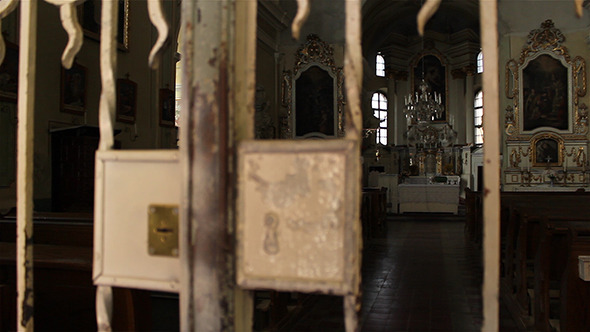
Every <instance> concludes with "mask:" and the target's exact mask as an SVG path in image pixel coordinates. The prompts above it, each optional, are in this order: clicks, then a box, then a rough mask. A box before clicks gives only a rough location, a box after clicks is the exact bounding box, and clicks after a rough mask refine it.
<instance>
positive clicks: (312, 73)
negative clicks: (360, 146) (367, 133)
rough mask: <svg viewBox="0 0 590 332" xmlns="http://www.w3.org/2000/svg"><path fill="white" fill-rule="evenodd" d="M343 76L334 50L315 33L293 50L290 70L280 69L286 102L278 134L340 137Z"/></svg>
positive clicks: (317, 137)
mask: <svg viewBox="0 0 590 332" xmlns="http://www.w3.org/2000/svg"><path fill="white" fill-rule="evenodd" d="M343 86H344V75H343V74H342V68H341V67H336V65H335V62H334V49H333V48H332V46H330V45H329V44H328V43H326V42H325V41H323V40H321V39H320V38H319V37H318V36H317V35H315V34H310V35H308V36H307V42H306V43H305V44H303V45H301V46H300V47H299V48H298V49H297V51H296V52H295V62H294V66H293V68H292V69H290V70H287V71H284V72H283V84H282V89H283V91H282V94H283V96H282V97H283V98H282V102H283V103H284V104H287V114H288V115H287V118H286V119H287V120H286V121H285V122H286V123H285V124H286V125H285V126H282V127H281V129H280V132H281V134H280V135H281V137H285V138H300V139H323V138H336V137H343V136H344V125H343V123H344V117H343V110H344V93H343V92H342V91H343Z"/></svg>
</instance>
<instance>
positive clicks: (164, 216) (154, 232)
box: [148, 204, 179, 257]
mask: <svg viewBox="0 0 590 332" xmlns="http://www.w3.org/2000/svg"><path fill="white" fill-rule="evenodd" d="M178 211H179V209H178V205H174V204H168V205H167V204H150V206H149V207H148V253H149V254H150V255H152V256H170V257H178Z"/></svg>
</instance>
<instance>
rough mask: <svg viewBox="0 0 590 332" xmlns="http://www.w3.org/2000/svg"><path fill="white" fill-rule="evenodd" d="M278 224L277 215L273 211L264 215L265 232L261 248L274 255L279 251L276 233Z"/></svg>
mask: <svg viewBox="0 0 590 332" xmlns="http://www.w3.org/2000/svg"><path fill="white" fill-rule="evenodd" d="M278 226H279V216H277V215H276V214H275V213H272V212H269V213H267V214H266V216H264V227H265V228H266V234H265V235H264V245H263V249H264V252H266V253H267V254H269V255H276V254H278V253H279V239H278V235H277V228H278Z"/></svg>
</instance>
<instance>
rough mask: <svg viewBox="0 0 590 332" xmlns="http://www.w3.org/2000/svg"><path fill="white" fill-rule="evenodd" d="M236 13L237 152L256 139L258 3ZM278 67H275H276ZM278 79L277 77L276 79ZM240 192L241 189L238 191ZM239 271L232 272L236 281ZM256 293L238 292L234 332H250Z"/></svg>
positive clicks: (233, 134) (232, 110)
mask: <svg viewBox="0 0 590 332" xmlns="http://www.w3.org/2000/svg"><path fill="white" fill-rule="evenodd" d="M235 5H236V10H235V48H234V51H233V52H232V54H233V57H232V59H231V63H233V66H231V67H233V68H234V72H233V79H232V80H231V89H230V91H231V97H232V103H231V105H230V113H231V114H232V116H231V120H230V123H231V124H232V125H231V134H230V136H231V137H232V139H231V140H230V144H231V146H232V148H231V149H230V150H231V151H233V152H235V151H236V149H235V147H236V146H237V144H238V142H239V141H241V140H245V139H252V138H254V112H255V109H254V98H255V94H256V40H257V39H256V29H257V12H258V2H257V1H236V2H235ZM276 67H277V66H275V68H276ZM275 77H276V76H275ZM229 157H230V158H231V162H230V164H231V165H233V167H232V169H233V170H236V169H237V156H236V154H235V153H231V155H230V156H229ZM236 183H237V174H236V173H235V171H234V172H233V174H232V186H231V188H235V186H236ZM231 188H228V189H229V192H228V195H229V201H230V202H233V203H232V205H231V208H232V212H233V213H230V220H232V221H230V223H229V226H230V227H231V229H230V233H231V236H232V237H234V236H235V229H236V227H235V220H237V215H238V214H239V213H241V212H242V211H240V210H239V209H238V208H237V204H236V203H235V199H234V198H235V190H231ZM236 189H237V188H236ZM235 252H236V250H235V247H234V248H233V251H232V252H231V255H232V257H231V259H235V256H234V254H235ZM234 273H235V271H232V278H233V276H234ZM253 293H254V292H253V291H249V290H240V289H239V288H238V287H235V289H234V308H235V318H234V330H235V331H244V332H249V331H251V330H252V327H253V322H252V320H253V315H254V299H253Z"/></svg>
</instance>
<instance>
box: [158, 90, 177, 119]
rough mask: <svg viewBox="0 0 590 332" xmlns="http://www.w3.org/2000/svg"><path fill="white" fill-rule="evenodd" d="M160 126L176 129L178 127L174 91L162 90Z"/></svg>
mask: <svg viewBox="0 0 590 332" xmlns="http://www.w3.org/2000/svg"><path fill="white" fill-rule="evenodd" d="M159 97H160V103H159V108H160V126H162V127H175V126H176V108H175V107H174V106H175V104H176V101H175V99H174V91H172V90H170V89H160V96H159Z"/></svg>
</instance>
